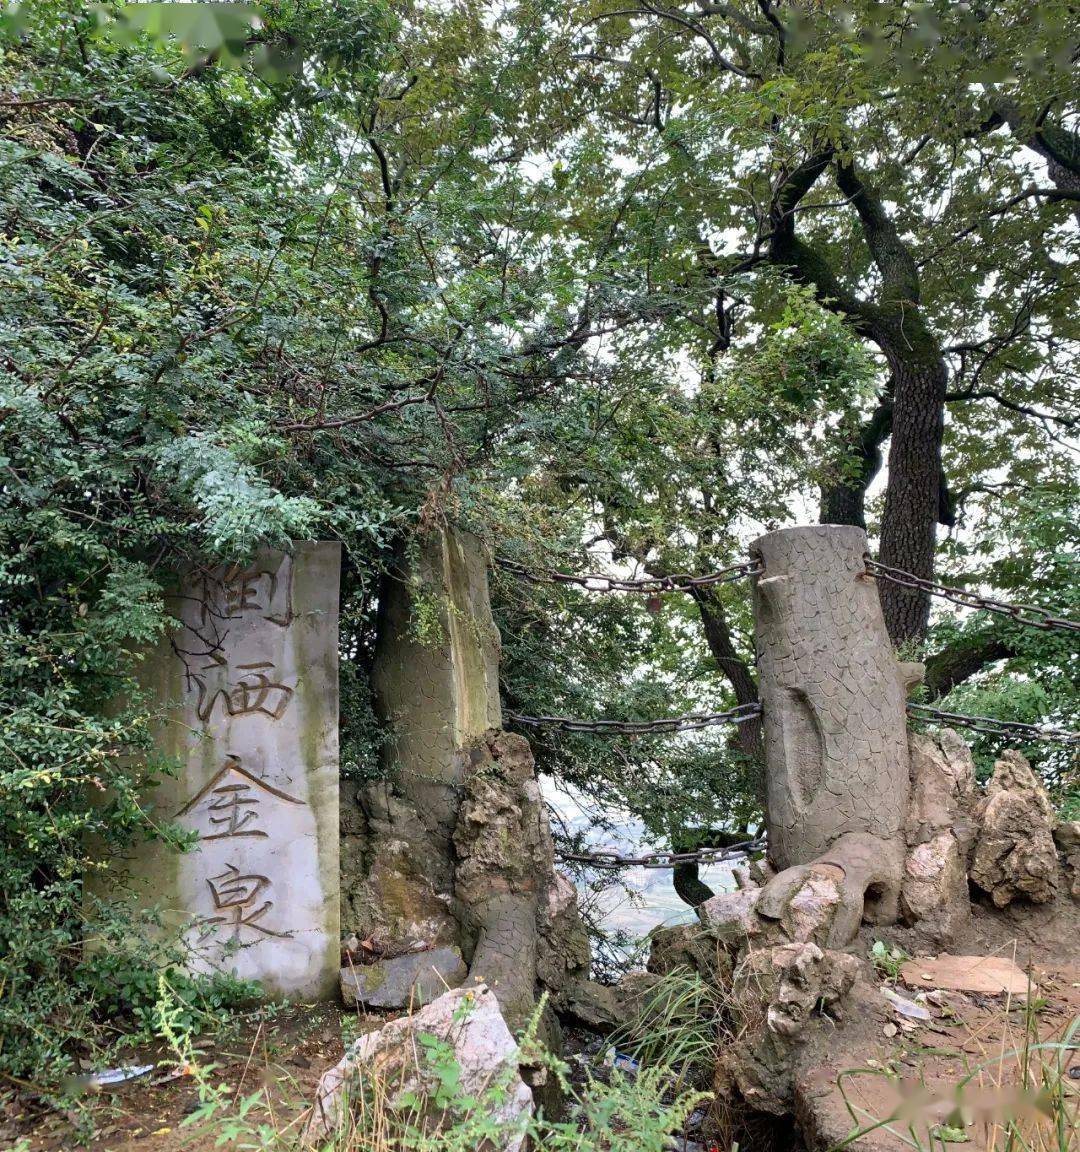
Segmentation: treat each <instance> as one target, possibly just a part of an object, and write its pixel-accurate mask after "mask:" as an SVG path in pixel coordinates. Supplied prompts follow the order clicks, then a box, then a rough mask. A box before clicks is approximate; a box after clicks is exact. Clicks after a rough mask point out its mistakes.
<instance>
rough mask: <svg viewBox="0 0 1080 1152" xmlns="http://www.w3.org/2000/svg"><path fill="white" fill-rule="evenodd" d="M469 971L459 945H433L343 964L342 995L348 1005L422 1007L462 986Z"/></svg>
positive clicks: (350, 1006)
mask: <svg viewBox="0 0 1080 1152" xmlns="http://www.w3.org/2000/svg"><path fill="white" fill-rule="evenodd" d="M468 974H469V970H468V968H466V967H465V962H464V961H463V960H462V959H461V953H460V952H459V951H458V950H457V949H456V948H433V949H431V951H429V952H411V953H409V954H408V955H406V956H395V957H393V958H391V959H388V960H377V961H376V962H375V963H374V964H359V965H351V966H350V967H348V968H342V970H341V997H342V999H343V1000H344V1001H345V1005H346V1007H349V1008H352V1007H355V1006H356V1005H357V1004H361V1005H365V1006H366V1007H368V1008H408V1007H412V1006H415V1007H417V1008H419V1007H420V1006H421V1005H422V1004H430V1003H431V1001H432V1000H434V999H435V998H436V997H438V996H441V995H442V994H443V993H444V992H446V991H447V990H448V989H450V988H458V987H460V986H461V985H462V984H464V983H465V977H466V976H468Z"/></svg>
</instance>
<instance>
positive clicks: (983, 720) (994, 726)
mask: <svg viewBox="0 0 1080 1152" xmlns="http://www.w3.org/2000/svg"><path fill="white" fill-rule="evenodd" d="M907 710H908V714H909V715H910V716H913V717H914V718H915V719H916V720H925V721H927V722H928V723H942V724H947V725H953V724H955V725H957V726H958V727H960V728H971V729H972V730H973V731H975V732H985V733H987V734H988V735H991V736H1021V737H1024V738H1026V739H1028V740H1051V741H1057V742H1059V743H1062V744H1080V732H1070V731H1068V730H1067V729H1065V728H1058V727H1057V726H1056V725H1054V724H1025V723H1022V722H1021V721H1020V720H995V719H994V717H993V716H964V715H962V714H961V713H959V712H943V711H942V710H941V709H940V708H932V707H931V706H930V705H929V704H909V705H908V706H907Z"/></svg>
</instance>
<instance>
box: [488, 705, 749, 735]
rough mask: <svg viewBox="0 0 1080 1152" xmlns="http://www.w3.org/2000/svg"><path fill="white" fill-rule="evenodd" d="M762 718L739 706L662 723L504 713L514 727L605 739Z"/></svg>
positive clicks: (743, 706)
mask: <svg viewBox="0 0 1080 1152" xmlns="http://www.w3.org/2000/svg"><path fill="white" fill-rule="evenodd" d="M760 715H761V705H760V704H758V703H753V704H740V705H738V707H736V708H729V709H728V710H727V711H726V712H687V713H685V714H684V715H682V716H671V717H668V718H667V719H664V720H578V719H576V718H574V717H570V716H523V715H522V714H521V713H520V712H507V713H506V718H507V719H508V720H511V721H513V722H514V723H515V724H523V725H526V726H528V727H531V728H558V729H560V730H561V731H563V732H592V733H596V734H601V735H605V736H647V735H649V734H651V733H656V732H696V731H697V730H698V729H700V728H711V727H712V726H713V725H716V724H745V723H746V722H747V721H748V720H754V719H756V718H757V717H758V716H760Z"/></svg>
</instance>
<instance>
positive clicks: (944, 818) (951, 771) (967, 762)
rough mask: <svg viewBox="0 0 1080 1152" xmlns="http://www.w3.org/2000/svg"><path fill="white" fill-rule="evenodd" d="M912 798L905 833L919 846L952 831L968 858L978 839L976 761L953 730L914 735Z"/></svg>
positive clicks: (961, 850) (911, 764)
mask: <svg viewBox="0 0 1080 1152" xmlns="http://www.w3.org/2000/svg"><path fill="white" fill-rule="evenodd" d="M909 742H910V771H911V799H910V802H909V804H908V818H907V823H906V825H905V833H906V836H907V842H908V844H910V845H912V846H915V845H918V844H924V843H926V842H927V841H928V840H932V839H933V838H934V837H935V836H937V835H939V834H940V833H942V832H945V831H949V832H952V833H953V835H954V836H955V837H956V840H957V844H958V847H959V850H960V853H961V855H962V856H964V857H966V855H967V853H968V850H969V849H970V847H971V843H972V841H973V840H974V837H975V826H974V824H973V822H972V819H971V813H972V810H973V809H974V806H975V803H976V799H977V785H976V782H975V761H974V760H973V759H972V756H971V750H970V749H969V748H968V746H967V743H966V742H965V741H964V739H963V738H962V737H961V736H959V735H958V734H957V733H956V732H954V731H953V730H952V729H951V728H946V729H945V730H944V731H942V732H940V733H938V734H937V735H936V736H933V737H931V736H926V735H923V734H921V733H917V732H913V733H911V735H910V741H909Z"/></svg>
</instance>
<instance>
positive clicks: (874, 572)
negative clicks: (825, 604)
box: [866, 556, 1080, 632]
mask: <svg viewBox="0 0 1080 1152" xmlns="http://www.w3.org/2000/svg"><path fill="white" fill-rule="evenodd" d="M866 571H867V572H868V573H869V574H870V575H871V576H880V577H881V578H882V579H883V580H889V581H891V582H892V583H893V584H899V585H901V587H904V588H919V589H921V590H922V591H923V592H929V593H930V595H931V596H940V597H941V598H942V599H943V600H949V601H951V602H952V603H953V604H959V605H961V606H962V607H964V608H978V609H981V610H983V611H985V612H996V613H998V615H1000V616H1008V617H1010V618H1011V619H1013V620H1016V621H1017V623H1019V624H1027V625H1028V626H1029V627H1031V628H1041V629H1043V630H1044V631H1049V630H1050V629H1054V628H1056V629H1061V630H1062V631H1065V632H1080V624H1078V623H1077V622H1076V621H1075V620H1066V619H1065V618H1064V617H1063V616H1055V615H1054V614H1053V613H1052V612H1051V611H1049V609H1047V608H1038V607H1036V606H1034V605H1031V604H1007V603H1005V601H1004V600H995V599H993V598H992V597H990V596H980V595H979V594H978V593H977V592H969V591H967V590H966V589H964V588H951V587H949V585H947V584H938V583H937V582H936V581H934V580H924V579H923V578H922V577H921V576H914V575H912V573H910V572H905V571H904V570H903V569H902V568H892V567H890V566H889V565H888V564H882V563H881V562H880V561H878V560H872V559H871V558H870V557H869V556H867V557H866Z"/></svg>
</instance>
